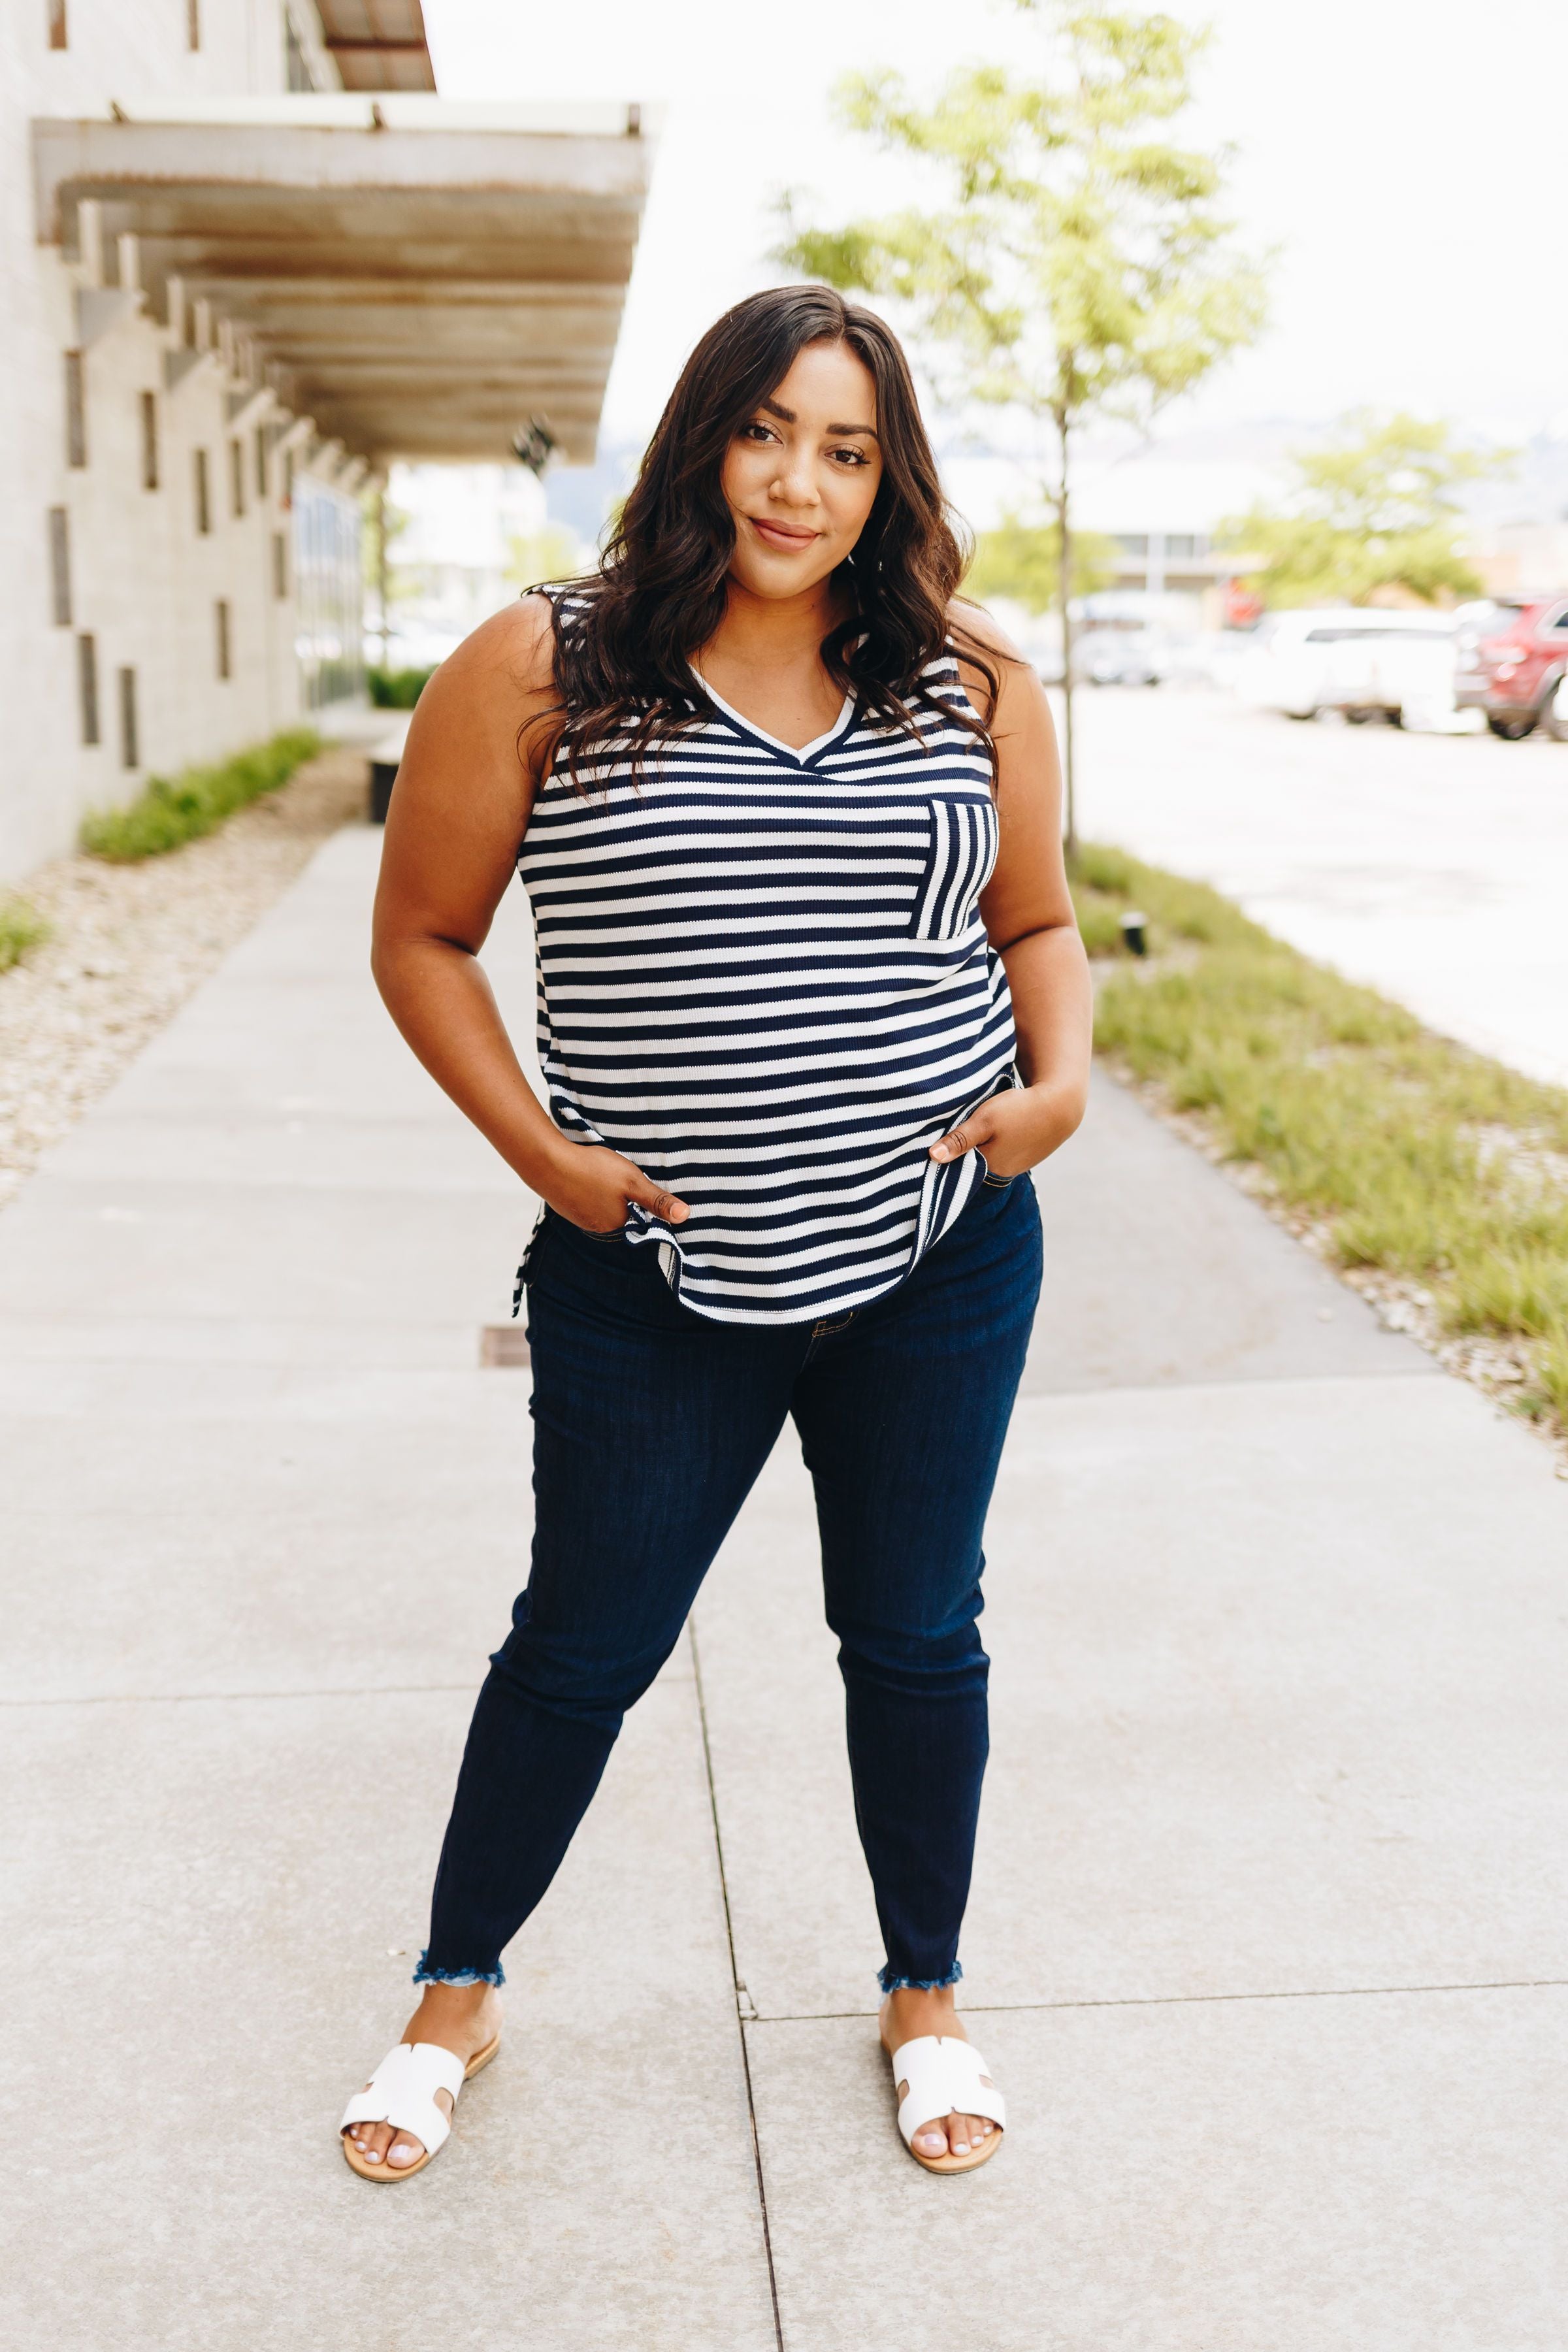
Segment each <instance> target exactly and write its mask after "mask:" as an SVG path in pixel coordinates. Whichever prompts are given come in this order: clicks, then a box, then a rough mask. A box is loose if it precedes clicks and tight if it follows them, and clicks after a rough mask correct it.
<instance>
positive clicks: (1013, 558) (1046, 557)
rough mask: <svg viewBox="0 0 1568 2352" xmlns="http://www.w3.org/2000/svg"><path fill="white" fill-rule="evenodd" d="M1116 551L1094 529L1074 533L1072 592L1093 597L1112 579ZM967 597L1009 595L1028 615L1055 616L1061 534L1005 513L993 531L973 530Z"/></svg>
mask: <svg viewBox="0 0 1568 2352" xmlns="http://www.w3.org/2000/svg"><path fill="white" fill-rule="evenodd" d="M1115 559H1116V549H1115V546H1114V544H1113V542H1112V541H1110V540H1109V539H1105V538H1103V537H1101V535H1100V532H1098V531H1085V530H1075V531H1074V533H1073V535H1072V593H1073V594H1074V596H1092V595H1093V594H1094V593H1096V591H1097V590H1098V589H1100V588H1107V587H1109V586H1110V583H1111V581H1112V580H1114V578H1115V577H1116V561H1115ZM963 585H964V587H965V589H966V590H967V592H968V593H969V594H970V595H972V596H978V597H982V598H984V597H986V596H1010V597H1012V599H1013V601H1014V602H1015V604H1022V605H1023V607H1024V610H1025V611H1026V613H1050V612H1054V611H1055V610H1056V608H1057V607H1058V605H1059V604H1060V603H1061V600H1062V535H1061V529H1060V526H1059V525H1058V524H1057V523H1054V522H1047V523H1026V522H1020V521H1019V520H1018V518H1017V516H1016V515H1008V516H1007V517H1006V519H1005V521H1003V522H1002V523H1001V524H1000V525H999V526H998V527H997V529H996V530H982V531H977V532H976V534H975V539H974V555H973V561H972V562H971V563H970V566H969V570H968V571H967V572H965V574H964V579H963Z"/></svg>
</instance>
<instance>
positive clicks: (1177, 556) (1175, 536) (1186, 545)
mask: <svg viewBox="0 0 1568 2352" xmlns="http://www.w3.org/2000/svg"><path fill="white" fill-rule="evenodd" d="M1208 551H1209V543H1208V535H1207V533H1206V532H1205V531H1200V530H1171V531H1167V532H1166V534H1165V553H1166V556H1167V557H1168V558H1170V559H1172V560H1173V561H1176V562H1188V563H1191V562H1195V561H1196V559H1197V558H1198V557H1199V556H1200V555H1206V554H1207V553H1208Z"/></svg>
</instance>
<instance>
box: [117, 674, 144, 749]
mask: <svg viewBox="0 0 1568 2352" xmlns="http://www.w3.org/2000/svg"><path fill="white" fill-rule="evenodd" d="M120 764H121V767H122V768H139V767H140V766H141V765H142V747H141V744H140V742H139V741H138V739H137V733H136V673H135V671H134V670H133V669H122V670H121V673H120Z"/></svg>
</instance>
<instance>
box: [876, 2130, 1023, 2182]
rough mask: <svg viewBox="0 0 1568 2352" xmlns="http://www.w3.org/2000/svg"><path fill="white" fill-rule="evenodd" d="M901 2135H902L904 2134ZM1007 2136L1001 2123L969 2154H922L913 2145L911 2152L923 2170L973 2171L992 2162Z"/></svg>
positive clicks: (906, 2142) (907, 2145)
mask: <svg viewBox="0 0 1568 2352" xmlns="http://www.w3.org/2000/svg"><path fill="white" fill-rule="evenodd" d="M900 2137H902V2134H900ZM1005 2137H1006V2134H1005V2132H1004V2131H1003V2129H1002V2126H1001V2125H1000V2124H995V2125H994V2126H992V2129H991V2131H990V2133H989V2134H988V2136H987V2137H985V2138H984V2139H983V2140H982V2141H981V2143H980V2146H979V2147H977V2148H972V2149H971V2150H970V2152H969V2154H968V2155H967V2156H921V2153H920V2152H919V2150H918V2149H917V2148H912V2147H911V2148H910V2155H911V2156H912V2157H913V2158H914V2159H915V2162H916V2163H917V2164H918V2165H919V2166H920V2168H921V2171H922V2172H973V2171H974V2170H976V2169H977V2168H978V2167H979V2166H981V2165H983V2164H989V2163H990V2161H991V2159H992V2158H993V2157H994V2155H995V2153H996V2151H997V2149H998V2148H999V2147H1001V2145H1002V2142H1003V2140H1004V2139H1005ZM904 2145H905V2147H909V2142H908V2141H907V2140H906V2141H905V2142H904Z"/></svg>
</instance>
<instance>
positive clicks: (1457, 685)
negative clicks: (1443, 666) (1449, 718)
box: [1454, 596, 1568, 743]
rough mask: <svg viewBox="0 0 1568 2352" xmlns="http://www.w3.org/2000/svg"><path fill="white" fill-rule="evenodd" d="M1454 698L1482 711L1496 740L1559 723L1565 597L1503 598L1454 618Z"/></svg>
mask: <svg viewBox="0 0 1568 2352" xmlns="http://www.w3.org/2000/svg"><path fill="white" fill-rule="evenodd" d="M1454 619H1455V622H1456V628H1455V632H1454V662H1455V677H1454V699H1455V701H1456V702H1457V703H1458V706H1459V709H1461V710H1484V711H1485V712H1486V714H1487V725H1488V726H1489V728H1490V729H1491V730H1492V733H1493V734H1494V735H1500V736H1502V737H1503V739H1504V740H1505V741H1507V742H1510V743H1517V742H1518V741H1519V740H1520V738H1521V736H1524V735H1528V734H1529V733H1530V732H1531V730H1532V729H1533V728H1534V727H1535V725H1536V724H1537V722H1538V721H1539V720H1544V721H1545V723H1546V727H1547V730H1548V731H1549V732H1550V733H1552V734H1556V733H1557V732H1558V730H1559V728H1560V725H1561V721H1559V720H1557V719H1554V718H1553V716H1552V700H1553V698H1554V696H1555V695H1556V692H1557V688H1558V687H1559V686H1560V685H1561V684H1562V681H1563V676H1564V674H1565V673H1568V596H1538V597H1535V598H1534V599H1532V600H1530V601H1527V600H1525V599H1524V598H1522V597H1512V596H1500V597H1498V598H1496V599H1495V600H1494V601H1493V602H1491V603H1489V604H1461V605H1460V607H1459V609H1458V612H1457V613H1456V614H1455V615H1454Z"/></svg>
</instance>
